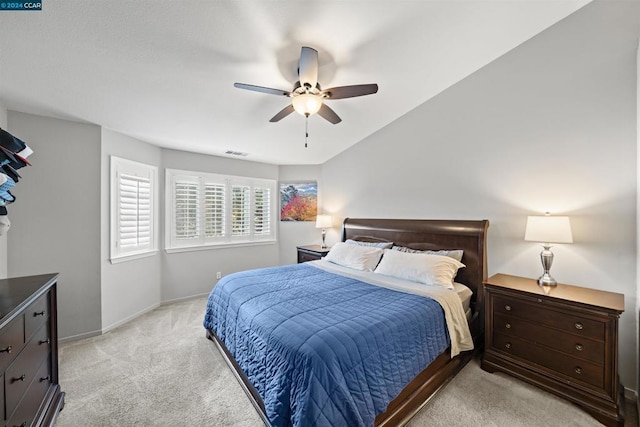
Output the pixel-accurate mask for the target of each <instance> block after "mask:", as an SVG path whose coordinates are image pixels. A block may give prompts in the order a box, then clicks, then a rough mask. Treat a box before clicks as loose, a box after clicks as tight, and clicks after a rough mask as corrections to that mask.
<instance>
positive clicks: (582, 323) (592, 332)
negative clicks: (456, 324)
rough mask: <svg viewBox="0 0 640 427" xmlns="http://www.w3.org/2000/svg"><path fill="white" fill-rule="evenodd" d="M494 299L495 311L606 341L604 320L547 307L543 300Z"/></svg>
mask: <svg viewBox="0 0 640 427" xmlns="http://www.w3.org/2000/svg"><path fill="white" fill-rule="evenodd" d="M493 301H494V302H493V307H494V311H495V313H503V314H509V315H511V316H514V317H518V318H520V319H526V320H530V321H532V322H535V323H539V324H543V325H547V326H551V327H553V328H556V329H561V330H563V331H566V332H570V333H572V334H575V335H579V336H581V337H589V338H593V339H596V340H602V341H604V334H605V325H604V323H603V322H599V321H597V320H592V319H587V318H585V317H580V316H577V315H575V314H573V313H570V312H560V311H556V310H553V309H551V308H549V307H546V306H545V305H544V303H543V302H542V300H540V302H538V301H536V300H534V299H533V298H532V299H531V302H529V301H527V300H524V299H516V298H506V297H500V296H495V297H493Z"/></svg>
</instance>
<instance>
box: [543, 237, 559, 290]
mask: <svg viewBox="0 0 640 427" xmlns="http://www.w3.org/2000/svg"><path fill="white" fill-rule="evenodd" d="M542 247H543V248H544V249H543V251H542V252H540V261H542V269H543V270H544V274H543V275H542V276H540V277H539V278H538V285H540V286H556V285H557V284H558V283H557V282H556V279H554V278H553V277H551V275H550V274H549V270H550V269H551V264H553V252H551V245H550V244H548V243H545V244H544V245H542Z"/></svg>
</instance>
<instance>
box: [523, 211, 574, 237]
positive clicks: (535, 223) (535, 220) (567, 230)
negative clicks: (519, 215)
mask: <svg viewBox="0 0 640 427" xmlns="http://www.w3.org/2000/svg"><path fill="white" fill-rule="evenodd" d="M524 240H527V241H530V242H540V243H573V235H572V234H571V222H570V221H569V217H568V216H550V215H547V216H529V217H527V229H526V231H525V233H524Z"/></svg>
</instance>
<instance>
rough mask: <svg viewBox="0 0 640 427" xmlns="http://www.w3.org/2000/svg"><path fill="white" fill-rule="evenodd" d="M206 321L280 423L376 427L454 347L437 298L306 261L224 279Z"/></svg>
mask: <svg viewBox="0 0 640 427" xmlns="http://www.w3.org/2000/svg"><path fill="white" fill-rule="evenodd" d="M204 326H205V328H207V329H210V330H212V331H213V332H215V334H216V335H217V336H218V337H219V338H220V340H221V341H222V342H224V344H225V345H226V347H227V348H228V349H229V351H230V353H231V354H232V355H233V357H234V358H235V360H236V361H237V362H238V364H239V365H240V367H241V368H242V370H243V371H244V373H245V374H246V376H247V377H248V378H249V380H250V381H251V383H252V384H253V385H254V387H255V389H256V390H257V392H258V393H259V395H260V396H261V398H262V400H263V402H264V405H265V411H266V414H267V417H268V419H269V421H270V422H271V424H272V426H274V427H276V426H332V427H336V426H372V425H373V423H374V419H375V416H376V415H377V414H379V413H382V412H384V411H385V410H386V407H387V405H388V404H389V402H390V401H391V400H392V399H394V398H395V397H396V396H397V395H398V393H399V392H400V391H401V390H402V389H403V388H404V387H405V386H406V385H407V384H408V383H409V382H410V381H411V380H412V379H413V378H414V377H415V376H416V375H417V374H418V373H419V372H420V371H422V370H423V369H424V368H425V367H426V366H427V365H428V364H429V363H430V362H431V361H433V360H434V359H435V358H436V357H437V356H438V355H439V354H440V353H442V352H443V351H444V350H445V349H446V348H447V347H448V346H449V335H448V332H447V328H446V325H445V320H444V313H443V310H442V308H441V306H440V305H439V304H438V303H437V302H436V301H434V300H432V299H429V298H425V297H421V296H417V295H412V294H408V293H403V292H397V291H393V290H390V289H386V288H382V287H378V286H375V285H370V284H367V283H364V282H361V281H358V280H356V279H352V278H348V277H344V276H341V275H338V274H333V273H329V272H326V271H324V270H321V269H319V268H315V267H313V266H310V265H307V264H296V265H289V266H282V267H272V268H264V269H258V270H250V271H245V272H241V273H235V274H232V275H229V276H226V277H224V278H223V279H222V280H220V281H219V282H218V284H217V285H216V287H215V288H214V289H213V291H212V292H211V295H210V296H209V300H208V303H207V310H206V314H205V319H204Z"/></svg>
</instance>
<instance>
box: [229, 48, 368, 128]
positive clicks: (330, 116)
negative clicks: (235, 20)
mask: <svg viewBox="0 0 640 427" xmlns="http://www.w3.org/2000/svg"><path fill="white" fill-rule="evenodd" d="M298 78H299V80H298V81H297V82H295V84H294V85H293V89H292V90H291V91H287V90H280V89H272V88H268V87H263V86H254V85H248V84H244V83H234V86H235V87H237V88H239V89H246V90H253V91H255V92H262V93H267V94H270V95H279V96H286V97H288V98H291V104H289V105H287V106H286V107H284V108H283V109H282V110H280V112H278V114H276V115H275V116H273V117H272V118H271V120H269V121H270V122H278V121H280V120H282V119H283V118H285V117H287V116H288V115H289V114H291V113H293V112H294V111H297V112H298V113H300V114H302V115H303V116H305V117H307V118H308V117H309V116H311V115H313V114H315V113H318V115H320V117H322V118H324V119H326V120H328V121H329V122H331V123H333V124H334V125H335V124H337V123H340V122H341V121H342V119H341V118H340V117H339V116H338V115H337V114H336V113H335V111H333V110H332V109H331V108H329V107H328V106H327V105H326V104H325V103H324V101H330V100H333V99H344V98H354V97H356V96H364V95H371V94H374V93H376V92H378V85H377V84H375V83H373V84H364V85H351V86H339V87H333V88H330V89H322V88H321V87H320V84H319V83H318V51H317V50H315V49H313V48H311V47H307V46H303V47H302V50H301V52H300V60H299V62H298Z"/></svg>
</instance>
